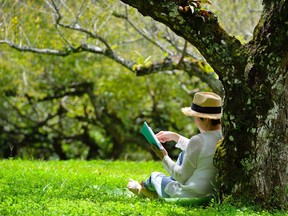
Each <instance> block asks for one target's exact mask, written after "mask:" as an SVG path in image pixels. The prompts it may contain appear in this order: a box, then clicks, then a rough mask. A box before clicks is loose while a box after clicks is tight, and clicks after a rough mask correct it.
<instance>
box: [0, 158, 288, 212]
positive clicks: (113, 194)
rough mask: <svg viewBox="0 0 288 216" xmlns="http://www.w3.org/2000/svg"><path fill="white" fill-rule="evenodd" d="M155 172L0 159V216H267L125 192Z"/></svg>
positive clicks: (156, 166)
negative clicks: (128, 183)
mask: <svg viewBox="0 0 288 216" xmlns="http://www.w3.org/2000/svg"><path fill="white" fill-rule="evenodd" d="M156 170H157V171H163V169H162V167H161V164H160V163H159V162H123V161H116V162H111V161H89V162H87V161H62V162H59V161H49V162H44V161H22V160H3V161H0V215H17V216H18V215H25V216H26V215H81V216H82V215H109V216H111V215H145V216H146V215H157V216H161V215H272V214H271V213H269V212H267V211H261V212H257V211H255V210H252V208H247V207H242V208H241V209H238V208H236V207H233V206H232V205H229V204H225V205H218V204H211V206H208V207H205V208H203V207H191V206H190V207H189V206H181V205H177V204H174V203H172V204H171V203H166V202H164V201H160V200H154V201H149V200H148V199H141V198H138V197H135V196H131V195H129V193H126V192H125V191H126V190H125V187H126V185H127V182H128V180H129V178H133V179H136V180H142V179H145V178H146V177H147V176H148V174H149V173H150V172H152V171H156ZM274 215H288V214H285V213H284V212H282V213H281V212H278V213H274Z"/></svg>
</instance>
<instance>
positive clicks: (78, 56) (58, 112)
mask: <svg viewBox="0 0 288 216" xmlns="http://www.w3.org/2000/svg"><path fill="white" fill-rule="evenodd" d="M211 2H212V5H209V6H208V5H207V6H205V7H206V10H211V11H213V13H214V14H215V15H216V16H217V17H218V19H219V22H220V24H221V25H222V26H223V28H224V29H225V30H226V31H227V32H228V33H229V34H231V35H234V36H235V37H236V38H238V39H239V40H240V41H241V42H242V43H245V42H248V41H249V39H251V37H252V36H253V29H254V27H255V25H256V24H257V22H258V20H259V16H260V13H261V10H262V8H261V4H260V1H248V0H241V1H240V0H234V1H232V0H230V1H228V0H214V1H212V0H211ZM0 5H1V7H0V41H1V43H0V47H1V49H0V86H1V87H0V149H1V151H0V158H11V157H13V158H22V159H42V160H68V159H82V160H92V159H109V160H151V159H156V157H155V155H153V153H152V151H151V149H150V146H149V144H148V143H147V141H146V140H145V139H144V137H143V136H142V135H141V134H140V128H141V126H142V124H143V122H144V121H146V122H148V123H149V125H150V126H151V127H152V129H153V130H154V132H158V131H160V130H172V131H176V132H178V133H180V134H182V135H184V136H187V137H191V136H192V135H193V134H195V133H198V131H197V130H196V127H194V125H193V119H192V118H189V117H186V116H184V115H183V114H182V112H181V110H180V109H181V108H182V107H186V106H190V105H191V103H192V98H193V94H194V93H196V92H197V91H214V92H216V93H218V94H221V95H222V96H223V94H224V93H223V90H222V87H221V83H220V82H219V80H218V78H217V75H216V74H215V73H214V72H213V69H212V68H211V67H210V66H209V65H208V64H207V63H206V62H205V59H204V58H203V57H202V56H201V54H200V53H199V52H197V50H196V49H195V48H194V47H192V46H191V45H189V44H187V43H186V42H185V40H184V39H182V38H180V37H178V36H177V35H175V34H174V33H173V32H171V31H170V30H169V29H168V28H167V27H166V26H164V25H162V24H160V23H158V22H156V21H154V20H152V19H151V18H148V17H143V16H142V15H141V14H139V13H138V12H137V11H136V10H135V9H133V8H130V7H127V6H126V5H124V4H122V3H121V2H120V1H116V0H111V1H110V0H109V1H102V0H98V1H96V0H84V1H67V2H66V1H50V0H47V1H45V0H42V1H36V0H34V1H33V0H30V1H28V0H27V1H24V0H23V1H20V0H18V1H16V0H13V1H4V0H2V1H0ZM175 10H177V9H175ZM13 45H16V46H14V48H11V46H13ZM39 53H41V54H39ZM151 68H152V69H151ZM174 145H175V143H167V144H165V147H166V148H167V150H168V151H169V154H170V155H171V156H172V157H176V155H177V154H178V150H177V149H174Z"/></svg>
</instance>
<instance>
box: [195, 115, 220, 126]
mask: <svg viewBox="0 0 288 216" xmlns="http://www.w3.org/2000/svg"><path fill="white" fill-rule="evenodd" d="M200 119H201V121H203V120H204V119H205V118H201V117H200ZM210 122H211V125H212V126H216V125H218V124H221V121H220V119H210Z"/></svg>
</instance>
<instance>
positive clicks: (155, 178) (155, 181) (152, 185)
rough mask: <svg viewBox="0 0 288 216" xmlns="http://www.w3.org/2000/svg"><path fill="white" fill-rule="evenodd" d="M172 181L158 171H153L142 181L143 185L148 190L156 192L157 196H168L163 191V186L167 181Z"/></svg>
mask: <svg viewBox="0 0 288 216" xmlns="http://www.w3.org/2000/svg"><path fill="white" fill-rule="evenodd" d="M172 181H174V180H173V179H171V178H170V177H168V176H166V175H164V174H163V173H160V172H153V173H152V174H151V175H150V177H149V178H148V179H147V180H146V181H145V182H143V185H144V187H145V188H146V189H147V190H148V191H150V192H157V194H158V195H159V197H161V198H168V197H170V196H169V195H168V194H167V193H166V192H165V191H164V189H165V187H166V185H167V184H168V183H169V182H172Z"/></svg>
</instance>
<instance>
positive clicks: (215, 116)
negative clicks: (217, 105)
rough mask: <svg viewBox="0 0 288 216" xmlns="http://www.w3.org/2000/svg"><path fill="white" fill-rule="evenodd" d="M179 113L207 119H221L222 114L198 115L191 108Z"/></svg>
mask: <svg viewBox="0 0 288 216" xmlns="http://www.w3.org/2000/svg"><path fill="white" fill-rule="evenodd" d="M181 111H182V112H183V113H184V115H186V116H196V117H200V118H209V119H220V118H221V117H222V113H217V114H210V113H199V112H196V111H194V110H192V109H191V107H184V108H182V109H181Z"/></svg>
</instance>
